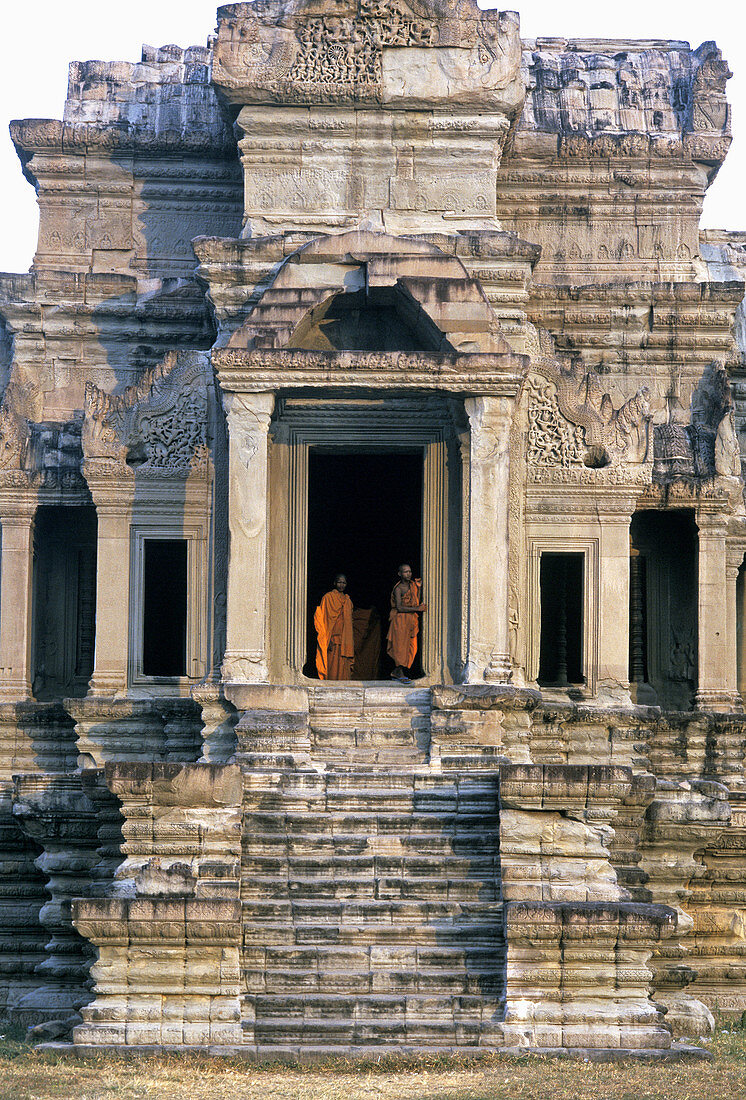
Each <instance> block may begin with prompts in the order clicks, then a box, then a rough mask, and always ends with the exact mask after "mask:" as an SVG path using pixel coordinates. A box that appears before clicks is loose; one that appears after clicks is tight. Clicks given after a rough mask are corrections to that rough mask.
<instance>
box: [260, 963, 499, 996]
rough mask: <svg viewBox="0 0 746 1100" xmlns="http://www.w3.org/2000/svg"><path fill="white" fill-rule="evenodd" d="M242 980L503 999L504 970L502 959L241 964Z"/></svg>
mask: <svg viewBox="0 0 746 1100" xmlns="http://www.w3.org/2000/svg"><path fill="white" fill-rule="evenodd" d="M242 981H243V983H244V985H245V987H246V989H247V990H248V991H249V992H250V993H275V994H277V995H278V996H279V995H282V994H285V993H299V992H300V991H301V990H303V991H306V990H307V991H309V992H316V993H354V994H356V995H362V994H365V993H392V994H393V993H395V994H403V993H406V994H410V993H421V994H424V995H427V996H445V995H450V996H453V995H465V994H470V995H472V996H480V997H481V996H484V997H492V998H494V999H495V1000H500V999H501V998H502V996H503V991H504V986H505V974H504V970H503V969H502V968H501V965H500V964H499V963H496V964H495V966H494V968H493V969H491V970H484V971H481V970H478V969H470V970H460V971H459V970H443V969H426V968H418V969H413V968H410V969H409V970H389V969H386V968H384V967H377V968H376V969H375V970H367V971H366V970H338V969H330V970H300V971H299V970H297V969H295V968H289V969H286V970H282V969H279V968H275V969H266V970H265V969H262V970H252V969H251V968H249V967H242Z"/></svg>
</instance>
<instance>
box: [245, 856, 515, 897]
mask: <svg viewBox="0 0 746 1100" xmlns="http://www.w3.org/2000/svg"><path fill="white" fill-rule="evenodd" d="M441 864H442V866H440V865H441ZM241 876H242V880H243V883H244V886H245V887H249V886H250V884H251V881H252V880H253V881H255V882H256V883H257V887H259V886H260V884H261V886H262V889H263V884H264V883H265V882H266V883H268V884H273V886H274V891H275V893H276V891H277V890H278V889H282V890H285V889H287V890H289V889H292V888H293V884H294V883H296V882H297V883H299V884H300V886H306V884H309V886H310V884H312V886H314V887H317V888H318V889H323V887H325V884H328V886H333V883H334V882H336V881H339V882H344V883H350V884H352V883H361V884H363V886H366V884H372V883H377V884H381V886H383V884H384V883H390V884H391V887H392V888H393V887H394V886H395V884H397V883H398V884H401V887H402V888H403V889H405V888H406V883H412V889H413V890H417V889H418V886H417V884H418V883H421V884H423V888H424V889H425V888H426V884H427V883H430V882H437V883H440V886H441V888H442V889H447V888H448V886H449V884H450V883H451V882H454V883H459V882H465V881H471V882H475V883H486V884H491V883H496V884H498V883H500V881H501V867H500V859H498V857H497V856H496V855H495V854H492V853H491V854H487V855H484V856H480V857H478V858H474V859H468V858H463V857H448V856H445V857H438V856H431V857H425V856H421V855H419V854H417V853H415V854H414V855H412V856H402V855H401V854H397V855H394V856H391V857H388V856H385V855H376V856H373V855H372V854H371V853H362V854H360V855H352V856H347V855H340V856H334V857H333V858H326V857H321V858H319V857H316V856H310V857H290V858H288V857H287V856H284V855H278V854H277V853H273V854H271V855H263V854H252V855H251V856H250V857H244V859H243V860H242V865H241Z"/></svg>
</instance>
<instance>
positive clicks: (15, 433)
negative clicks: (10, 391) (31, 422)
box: [0, 394, 29, 470]
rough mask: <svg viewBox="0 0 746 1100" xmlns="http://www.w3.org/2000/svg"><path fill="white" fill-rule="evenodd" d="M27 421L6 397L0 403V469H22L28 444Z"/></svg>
mask: <svg viewBox="0 0 746 1100" xmlns="http://www.w3.org/2000/svg"><path fill="white" fill-rule="evenodd" d="M28 438H29V432H28V421H27V420H26V419H25V418H24V417H22V416H20V415H19V414H18V413H17V412H16V411H15V410H14V409H13V407H12V405H11V404H10V402H9V401H8V400H7V394H6V399H5V400H3V403H2V405H0V470H22V469H23V468H24V465H25V459H26V447H27V445H28Z"/></svg>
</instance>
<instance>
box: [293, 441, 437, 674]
mask: <svg viewBox="0 0 746 1100" xmlns="http://www.w3.org/2000/svg"><path fill="white" fill-rule="evenodd" d="M422 486H423V453H422V451H421V450H420V451H394V452H385V453H381V452H376V453H368V454H361V453H359V452H356V453H354V454H341V453H339V452H338V451H336V452H323V451H316V450H312V451H311V452H310V454H309V468H308V607H307V624H308V639H307V641H308V645H307V660H306V664H305V666H304V669H303V671H304V672H305V674H306V675H307V676H311V677H314V678H315V677H316V676H317V672H316V634H315V631H314V628H313V613H314V610H315V608H316V607H317V606H318V603H319V601H320V599H321V597H322V596H323V594H324V593H325V592H328V591H329V589H330V588H331V586H332V582H333V580H334V576H335V574H336V573H344V574H345V575H346V576H347V593H348V595H349V596H350V598H351V600H352V602H353V604H354V606H355V608H356V609H359V610H363V609H371V610H372V615H371V616H370V617H369V619H368V621H367V623H366V622H363V623H361V622H360V621H359V619H358V621H357V622H356V634H357V638H356V643H357V642H358V641H360V645H359V646H358V645H357V644H356V653H358V652H359V651H361V652H362V653H363V655H364V659H363V660H362V661H360V660H356V665H355V666H354V667H353V676H354V678H355V679H366V680H367V679H379V678H384V679H388V677H389V674H390V672H391V670H392V669H393V667H394V665H393V662H392V661H391V659H390V658H389V657H388V655H387V654H386V632H387V630H388V620H389V610H390V606H391V605H390V598H391V590H392V588H393V587H394V585H395V583H396V581H397V569H398V568H399V566H400V565H401V564H403V563H405V562H406V563H408V564H409V565H411V566H412V570H413V573H414V576H415V577H421V576H422ZM424 598H425V600H427V593H424ZM376 618H377V620H378V624H379V626H378V630H379V633H378V635H376ZM364 630H367V634H366V633H364V634H361V633H360V632H361V631H364ZM377 638H378V639H380V640H377ZM419 640H420V641H421V634H420V639H419ZM420 651H421V647H420V646H419V645H418V650H417V656H416V657H415V661H414V665H413V666H412V672H413V675H415V676H422V675H423V669H422V660H421V656H420Z"/></svg>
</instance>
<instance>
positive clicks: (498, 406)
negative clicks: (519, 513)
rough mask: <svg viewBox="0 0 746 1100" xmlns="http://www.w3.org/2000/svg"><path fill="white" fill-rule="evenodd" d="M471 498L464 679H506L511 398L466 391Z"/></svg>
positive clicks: (504, 680)
mask: <svg viewBox="0 0 746 1100" xmlns="http://www.w3.org/2000/svg"><path fill="white" fill-rule="evenodd" d="M464 408H465V410H466V414H467V416H468V417H469V428H470V439H469V501H468V512H467V516H466V518H465V523H467V524H468V531H469V538H468V560H467V563H466V567H467V570H468V577H467V608H468V610H467V617H468V635H467V647H466V665H465V668H464V681H465V682H466V683H480V682H482V681H484V680H489V681H492V682H496V683H508V681H509V680H510V678H511V664H510V645H509V637H508V500H509V489H510V427H511V423H512V419H513V400H512V399H511V398H507V397H468V398H467V399H466V400H465V402H464Z"/></svg>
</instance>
